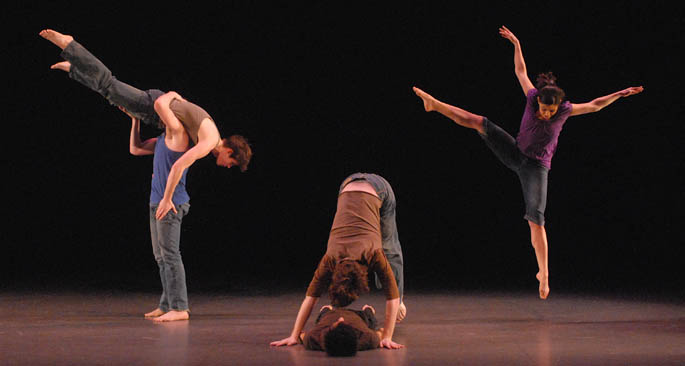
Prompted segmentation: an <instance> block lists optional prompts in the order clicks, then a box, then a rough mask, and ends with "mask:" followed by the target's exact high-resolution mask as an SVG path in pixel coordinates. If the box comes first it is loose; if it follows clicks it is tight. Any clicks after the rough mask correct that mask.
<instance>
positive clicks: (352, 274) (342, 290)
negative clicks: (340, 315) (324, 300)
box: [328, 261, 369, 308]
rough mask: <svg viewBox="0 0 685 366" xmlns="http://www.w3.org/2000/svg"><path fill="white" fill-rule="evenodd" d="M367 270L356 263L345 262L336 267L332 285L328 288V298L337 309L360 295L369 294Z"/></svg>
mask: <svg viewBox="0 0 685 366" xmlns="http://www.w3.org/2000/svg"><path fill="white" fill-rule="evenodd" d="M367 276H368V274H367V271H366V268H365V267H364V266H362V265H360V264H359V263H357V262H356V261H343V262H340V263H338V264H337V265H336V266H335V270H334V271H333V278H332V279H331V285H330V286H329V287H328V297H329V298H330V299H331V304H332V305H333V306H335V307H338V308H340V307H345V306H347V305H349V304H351V303H352V302H354V300H357V299H358V298H359V295H360V294H362V293H365V292H369V283H368V279H367Z"/></svg>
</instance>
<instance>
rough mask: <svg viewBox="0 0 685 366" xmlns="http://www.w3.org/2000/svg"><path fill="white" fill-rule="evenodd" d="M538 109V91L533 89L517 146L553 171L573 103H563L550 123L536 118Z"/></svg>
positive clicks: (527, 96)
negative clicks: (553, 162)
mask: <svg viewBox="0 0 685 366" xmlns="http://www.w3.org/2000/svg"><path fill="white" fill-rule="evenodd" d="M538 108H539V107H538V90H537V89H535V88H533V89H531V90H529V91H528V95H526V109H525V110H524V111H523V117H522V118H521V128H519V134H518V136H517V137H516V145H517V146H518V148H519V150H521V152H522V153H523V154H524V155H525V156H527V157H529V158H533V159H535V160H538V161H540V163H542V165H544V166H545V167H547V169H551V167H552V156H554V152H555V151H556V150H557V144H558V143H559V134H560V133H561V129H562V127H564V123H566V120H567V119H568V117H569V116H570V115H571V110H572V107H571V102H569V101H565V102H562V103H561V105H559V109H557V113H556V114H554V116H552V118H551V119H550V120H549V121H545V120H541V119H539V118H538V117H537V116H536V112H537V111H538Z"/></svg>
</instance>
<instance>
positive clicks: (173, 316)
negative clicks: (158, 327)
mask: <svg viewBox="0 0 685 366" xmlns="http://www.w3.org/2000/svg"><path fill="white" fill-rule="evenodd" d="M189 318H190V315H188V311H176V310H171V311H170V312H168V313H166V314H164V315H162V316H160V317H157V318H154V319H153V320H154V321H156V322H173V321H177V320H188V319H189Z"/></svg>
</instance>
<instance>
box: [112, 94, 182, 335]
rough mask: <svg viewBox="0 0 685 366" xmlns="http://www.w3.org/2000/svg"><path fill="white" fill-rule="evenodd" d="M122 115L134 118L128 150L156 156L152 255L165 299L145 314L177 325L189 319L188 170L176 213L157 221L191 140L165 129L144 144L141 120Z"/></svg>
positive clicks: (177, 193) (176, 196) (179, 188)
mask: <svg viewBox="0 0 685 366" xmlns="http://www.w3.org/2000/svg"><path fill="white" fill-rule="evenodd" d="M120 109H121V110H122V111H124V112H125V113H126V114H128V115H129V116H130V117H131V137H130V141H129V150H130V152H131V154H133V155H137V156H143V155H150V154H154V160H153V164H152V171H153V175H152V184H151V187H150V237H151V239H152V252H153V254H154V255H155V260H156V261H157V266H158V267H159V277H160V280H161V281H162V296H161V298H160V300H159V306H158V307H157V308H156V309H155V310H153V311H151V312H149V313H147V314H145V317H146V318H153V319H154V320H155V321H158V322H164V321H175V320H185V319H188V318H189V309H188V291H187V288H186V274H185V268H184V267H183V261H182V260H181V251H180V244H181V242H180V239H181V222H182V220H183V216H185V215H186V214H188V210H189V209H190V203H189V201H190V197H189V196H188V192H187V191H186V174H187V172H188V171H187V169H186V170H184V171H183V173H182V175H181V178H180V180H179V183H178V184H177V185H176V187H175V189H174V192H173V195H172V199H171V200H172V202H173V205H174V209H172V210H169V211H168V212H166V213H165V214H164V216H163V217H162V218H159V219H157V217H156V216H157V210H158V208H159V204H160V202H161V201H162V199H163V197H164V192H165V188H166V185H167V179H168V177H169V172H170V171H171V167H172V166H173V165H174V163H175V162H176V161H177V160H178V159H179V158H180V157H181V156H183V154H184V153H185V152H186V151H188V149H189V148H190V145H191V144H190V139H189V137H188V134H187V133H186V131H185V129H183V128H177V129H174V128H170V127H169V126H166V129H165V131H164V133H162V134H161V135H159V136H158V137H155V138H151V139H148V140H145V141H141V140H140V119H139V118H136V117H134V116H133V115H132V114H131V113H129V112H128V111H127V110H126V109H124V108H123V107H120Z"/></svg>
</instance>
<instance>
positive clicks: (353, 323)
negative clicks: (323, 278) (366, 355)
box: [299, 305, 382, 356]
mask: <svg viewBox="0 0 685 366" xmlns="http://www.w3.org/2000/svg"><path fill="white" fill-rule="evenodd" d="M377 328H378V320H376V310H375V309H374V308H373V307H372V306H370V305H364V306H363V307H362V310H361V311H360V310H350V309H344V308H334V307H333V306H331V305H326V306H324V307H322V308H321V310H320V312H319V317H318V318H317V319H316V322H315V325H314V327H313V328H312V329H310V330H309V331H303V332H301V333H300V337H299V340H300V342H302V344H304V346H305V348H307V349H309V350H314V351H326V353H327V354H328V355H329V356H354V355H355V354H357V351H365V350H369V349H374V348H378V347H380V340H381V335H382V330H378V329H377Z"/></svg>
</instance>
